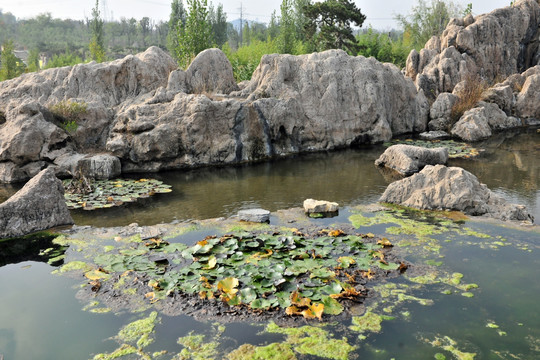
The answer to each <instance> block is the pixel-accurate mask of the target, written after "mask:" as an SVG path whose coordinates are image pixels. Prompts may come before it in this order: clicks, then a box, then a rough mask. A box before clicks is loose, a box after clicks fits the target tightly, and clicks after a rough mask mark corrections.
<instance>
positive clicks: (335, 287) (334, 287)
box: [321, 282, 343, 295]
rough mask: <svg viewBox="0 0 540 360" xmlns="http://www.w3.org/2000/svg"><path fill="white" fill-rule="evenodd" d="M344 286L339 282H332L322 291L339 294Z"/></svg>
mask: <svg viewBox="0 0 540 360" xmlns="http://www.w3.org/2000/svg"><path fill="white" fill-rule="evenodd" d="M341 290H343V287H342V286H341V285H340V284H338V283H337V282H332V283H330V284H328V285H326V286H325V287H323V288H322V289H321V291H322V292H324V293H325V294H328V295H333V294H339V293H340V292H341Z"/></svg>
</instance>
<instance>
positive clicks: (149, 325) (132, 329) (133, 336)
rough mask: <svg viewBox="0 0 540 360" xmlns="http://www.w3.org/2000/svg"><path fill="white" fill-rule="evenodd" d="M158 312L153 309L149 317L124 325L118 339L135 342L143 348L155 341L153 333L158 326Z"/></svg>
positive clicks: (138, 346)
mask: <svg viewBox="0 0 540 360" xmlns="http://www.w3.org/2000/svg"><path fill="white" fill-rule="evenodd" d="M156 320H157V312H156V311H153V312H152V313H150V315H149V316H148V317H147V318H144V319H140V320H136V321H134V322H132V323H130V324H127V325H126V326H124V327H123V328H122V329H121V330H120V332H119V333H118V339H119V340H121V341H123V342H135V341H136V344H137V348H139V349H143V348H145V347H147V346H148V345H150V344H151V343H152V342H154V339H153V338H152V337H151V335H152V334H153V332H154V328H155V326H156Z"/></svg>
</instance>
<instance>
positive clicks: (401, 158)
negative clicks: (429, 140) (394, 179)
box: [375, 144, 448, 176]
mask: <svg viewBox="0 0 540 360" xmlns="http://www.w3.org/2000/svg"><path fill="white" fill-rule="evenodd" d="M447 162H448V149H447V148H445V147H439V148H434V149H427V148H424V147H420V146H414V145H404V144H399V145H392V146H390V147H389V148H388V149H386V151H385V152H384V153H383V154H382V155H381V156H380V157H379V158H378V159H377V160H375V165H377V166H386V167H388V168H391V169H394V170H395V171H397V172H399V173H400V174H402V175H405V176H408V175H412V174H414V173H416V172H418V171H420V170H422V168H423V167H424V166H426V165H437V164H446V163H447Z"/></svg>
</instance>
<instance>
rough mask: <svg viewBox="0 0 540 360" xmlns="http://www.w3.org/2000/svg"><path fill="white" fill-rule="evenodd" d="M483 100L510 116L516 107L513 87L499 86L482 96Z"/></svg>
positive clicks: (488, 90)
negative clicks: (495, 105)
mask: <svg viewBox="0 0 540 360" xmlns="http://www.w3.org/2000/svg"><path fill="white" fill-rule="evenodd" d="M482 100H483V101H485V102H488V103H494V104H497V105H498V106H499V108H500V109H501V110H502V111H504V112H505V113H506V115H510V114H511V113H512V109H513V107H514V103H515V99H514V93H513V91H512V87H511V86H510V85H503V84H497V85H495V86H493V87H491V88H489V89H487V90H486V91H484V94H483V95H482Z"/></svg>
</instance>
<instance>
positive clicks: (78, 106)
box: [49, 100, 88, 134]
mask: <svg viewBox="0 0 540 360" xmlns="http://www.w3.org/2000/svg"><path fill="white" fill-rule="evenodd" d="M49 110H50V111H51V112H52V113H53V114H54V115H55V116H56V117H57V118H60V121H61V122H62V128H63V129H64V130H66V131H67V132H69V133H70V134H71V133H74V132H75V131H77V127H78V121H79V120H81V119H82V117H83V116H84V115H86V113H87V112H88V104H87V103H86V102H84V101H82V102H76V101H71V100H62V101H60V102H58V103H56V104H54V105H52V106H50V107H49Z"/></svg>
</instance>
